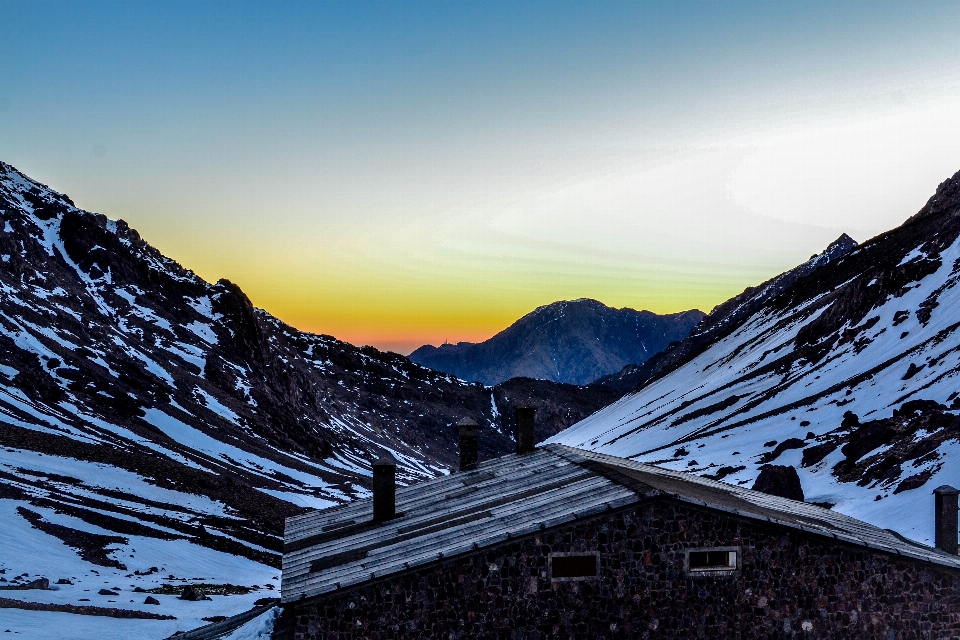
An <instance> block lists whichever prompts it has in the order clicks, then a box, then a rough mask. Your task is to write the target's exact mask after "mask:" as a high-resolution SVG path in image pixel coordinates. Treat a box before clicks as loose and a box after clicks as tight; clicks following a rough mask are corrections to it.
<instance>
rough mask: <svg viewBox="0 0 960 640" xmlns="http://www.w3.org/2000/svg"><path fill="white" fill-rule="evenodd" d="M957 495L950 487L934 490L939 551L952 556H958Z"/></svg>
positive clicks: (955, 490) (943, 486) (944, 486)
mask: <svg viewBox="0 0 960 640" xmlns="http://www.w3.org/2000/svg"><path fill="white" fill-rule="evenodd" d="M957 494H960V490H958V489H954V488H953V487H951V486H949V485H941V486H939V487H937V488H936V489H934V490H933V495H934V518H935V522H936V543H937V549H940V550H941V551H946V552H947V553H949V554H952V555H957Z"/></svg>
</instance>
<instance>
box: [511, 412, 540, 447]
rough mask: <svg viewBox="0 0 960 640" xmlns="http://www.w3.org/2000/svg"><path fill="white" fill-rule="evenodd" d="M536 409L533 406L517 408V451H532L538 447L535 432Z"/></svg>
mask: <svg viewBox="0 0 960 640" xmlns="http://www.w3.org/2000/svg"><path fill="white" fill-rule="evenodd" d="M536 411H537V410H536V409H534V408H533V407H517V408H516V410H515V413H516V416H517V431H516V433H515V437H516V439H517V453H518V454H522V453H530V452H532V451H533V450H534V449H535V448H536V447H537V439H536V436H535V435H534V434H535V426H536V420H535V419H534V414H535V413H536Z"/></svg>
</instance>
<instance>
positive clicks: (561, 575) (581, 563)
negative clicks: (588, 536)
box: [550, 553, 599, 581]
mask: <svg viewBox="0 0 960 640" xmlns="http://www.w3.org/2000/svg"><path fill="white" fill-rule="evenodd" d="M598 565H599V558H598V557H597V554H596V553H553V554H550V579H551V580H554V581H569V580H591V579H593V578H596V577H597V568H598Z"/></svg>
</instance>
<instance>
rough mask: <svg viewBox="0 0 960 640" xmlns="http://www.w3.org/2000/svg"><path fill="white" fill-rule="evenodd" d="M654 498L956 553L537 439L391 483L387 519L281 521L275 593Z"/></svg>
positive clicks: (359, 512) (363, 509)
mask: <svg viewBox="0 0 960 640" xmlns="http://www.w3.org/2000/svg"><path fill="white" fill-rule="evenodd" d="M658 496H659V497H662V496H668V497H671V498H674V499H678V500H681V501H684V502H687V503H691V504H697V505H701V506H706V507H708V508H711V509H716V510H719V511H724V512H728V513H734V514H737V515H741V516H744V517H748V518H754V519H759V520H763V521H769V522H775V523H777V524H780V525H783V526H787V527H791V528H794V529H800V530H803V531H807V532H812V533H816V534H818V535H825V536H829V537H833V538H836V539H839V540H845V541H847V542H851V543H854V544H860V545H864V546H868V547H871V548H874V549H879V550H882V551H886V552H890V553H896V554H900V555H904V556H909V557H913V558H917V559H920V560H924V561H928V562H934V563H937V564H940V565H945V566H949V567H952V568H960V558H957V557H954V556H950V555H948V554H945V553H943V552H941V551H938V550H936V549H932V548H930V547H925V546H923V545H919V544H917V543H911V542H909V541H907V540H905V539H903V538H901V537H899V536H897V535H896V534H894V533H892V532H889V531H885V530H883V529H879V528H877V527H874V526H871V525H869V524H866V523H864V522H860V521H859V520H856V519H854V518H850V517H848V516H844V515H842V514H839V513H835V512H833V511H830V510H828V509H823V508H821V507H818V506H815V505H811V504H807V503H803V502H796V501H793V500H788V499H786V498H779V497H777V496H770V495H767V494H764V493H759V492H756V491H750V490H748V489H743V488H741V487H736V486H732V485H728V484H726V483H723V482H719V481H716V480H710V479H707V478H702V477H699V476H694V475H689V474H685V473H683V472H679V471H670V470H667V469H661V468H659V467H654V466H651V465H646V464H643V463H639V462H635V461H633V460H627V459H623V458H616V457H614V456H608V455H604V454H598V453H593V452H588V451H583V450H580V449H574V448H571V447H566V446H563V445H547V446H544V447H541V448H539V449H537V450H536V451H535V452H534V453H531V454H526V455H519V456H518V455H509V456H504V457H503V458H499V459H497V460H492V461H487V462H485V463H482V464H481V465H480V467H479V468H478V469H477V470H474V471H469V472H466V473H458V474H453V475H448V476H442V477H439V478H434V479H432V480H428V481H425V482H421V483H419V484H416V485H412V486H409V487H399V488H398V489H397V511H398V512H399V513H401V514H402V515H401V516H400V517H398V518H396V519H394V520H390V521H389V522H384V523H379V524H376V523H373V522H372V521H371V516H372V511H373V508H372V500H371V499H366V500H358V501H357V502H354V503H351V504H348V505H343V506H338V507H333V508H330V509H326V510H323V511H316V512H310V513H307V514H303V515H300V516H296V517H294V518H289V519H288V520H287V528H286V534H285V537H284V546H285V551H284V556H283V578H282V585H281V596H282V600H283V602H291V601H293V600H297V599H299V598H301V597H310V596H314V595H318V594H321V593H325V592H328V591H332V590H335V589H338V588H343V587H347V586H351V585H355V584H360V583H362V582H365V581H367V580H370V579H371V578H378V577H381V576H384V575H389V574H392V573H396V572H400V571H404V570H406V569H409V568H412V567H416V566H420V565H424V564H427V563H429V562H433V561H436V560H438V559H442V558H446V557H451V556H455V555H458V554H461V553H466V552H468V551H471V550H473V549H477V548H482V547H486V546H490V545H494V544H497V543H500V542H503V541H504V540H507V539H509V538H511V537H517V536H521V535H527V534H529V533H533V532H536V531H537V530H539V529H544V528H551V527H554V526H557V525H560V524H563V523H566V522H571V521H573V520H576V519H579V518H584V517H588V516H592V515H595V514H597V513H601V512H602V511H604V510H606V509H611V508H618V507H620V506H625V505H628V504H631V503H636V502H638V501H640V500H642V499H646V498H651V497H658Z"/></svg>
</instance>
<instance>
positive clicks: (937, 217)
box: [552, 174, 960, 544]
mask: <svg viewBox="0 0 960 640" xmlns="http://www.w3.org/2000/svg"><path fill="white" fill-rule="evenodd" d="M838 243H839V244H838ZM838 243H834V245H831V248H830V249H828V251H826V252H824V254H821V255H820V256H814V257H813V258H811V260H810V261H809V262H807V263H805V265H801V267H798V268H797V269H795V270H792V271H790V272H787V274H784V276H781V277H780V278H775V279H773V280H771V281H770V282H769V283H766V284H765V285H764V286H761V287H758V288H756V289H754V290H748V291H747V292H745V293H744V294H743V295H742V296H738V297H737V298H734V299H732V300H731V301H729V302H727V303H725V304H723V305H720V306H719V307H717V308H716V309H715V310H714V311H713V312H712V313H711V314H710V315H709V316H708V317H707V318H706V319H705V320H704V321H703V322H702V323H701V325H700V326H699V327H698V328H697V329H696V330H694V332H693V334H692V335H691V337H690V338H688V339H687V340H686V341H684V342H683V343H680V344H679V345H674V346H673V347H671V348H670V349H668V350H667V351H666V352H664V353H663V354H662V355H661V356H660V358H659V362H658V363H655V364H656V365H657V366H656V367H655V368H653V369H652V370H650V371H648V372H647V375H649V376H650V378H649V379H648V380H646V382H643V383H642V384H641V386H640V388H639V389H638V390H637V391H636V392H634V393H631V394H629V395H627V396H624V397H623V398H621V399H620V400H619V401H617V402H616V403H614V404H612V405H610V406H608V407H606V408H605V409H603V410H601V411H599V412H597V413H596V414H593V415H591V416H590V417H588V418H586V419H585V420H583V421H581V422H579V423H578V424H576V425H574V426H573V427H571V428H570V429H568V430H566V431H564V432H562V433H560V434H558V435H557V436H555V437H554V438H553V439H552V441H555V442H562V443H565V444H570V445H574V446H581V447H586V448H589V449H593V450H597V451H602V452H605V453H612V454H616V455H621V456H630V457H633V458H636V459H639V460H643V461H647V462H655V463H657V464H661V465H663V466H666V467H669V468H674V469H683V470H686V471H692V472H695V473H699V474H704V475H711V476H713V477H716V478H723V479H724V481H726V482H731V483H736V484H741V485H743V484H746V485H752V484H753V482H754V481H755V479H756V478H757V476H758V474H759V469H760V467H762V466H763V465H764V464H770V463H774V464H777V465H792V466H795V467H796V468H797V469H798V470H799V473H800V479H801V483H802V488H803V490H804V492H805V495H806V499H807V500H809V501H814V502H820V503H829V504H832V505H834V506H833V508H834V509H836V510H838V511H841V512H843V513H846V514H849V515H853V516H855V517H858V518H861V519H863V520H866V521H868V522H871V523H873V524H876V525H879V526H881V527H886V528H891V529H894V530H896V531H898V532H899V533H901V534H903V535H905V536H908V537H910V538H913V539H915V540H918V541H921V542H924V543H931V544H932V540H933V523H934V521H933V507H932V504H933V499H932V497H931V496H930V491H931V490H932V489H933V488H935V487H936V486H938V485H941V484H952V485H954V486H960V443H958V439H960V414H958V410H960V399H958V397H960V378H958V374H960V331H958V329H960V312H958V309H960V287H957V286H956V285H957V283H958V281H960V174H957V175H955V176H954V177H953V178H951V179H950V180H947V181H946V182H944V183H942V184H941V185H940V186H939V187H938V188H937V191H936V193H935V194H934V196H933V197H932V198H930V200H929V201H928V202H927V204H926V206H924V207H923V209H921V210H920V212H919V213H917V214H916V215H914V216H913V217H911V218H910V219H909V220H907V221H906V222H905V223H904V224H903V225H901V226H900V227H898V228H896V229H894V230H892V231H889V232H887V233H884V234H882V235H880V236H877V237H876V238H873V239H871V240H869V241H868V242H865V243H863V244H862V245H859V246H856V247H854V246H853V244H852V242H850V241H849V239H845V238H844V237H842V238H841V239H840V240H839V241H838Z"/></svg>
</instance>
